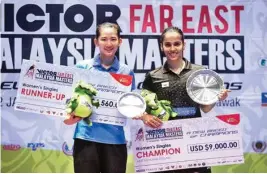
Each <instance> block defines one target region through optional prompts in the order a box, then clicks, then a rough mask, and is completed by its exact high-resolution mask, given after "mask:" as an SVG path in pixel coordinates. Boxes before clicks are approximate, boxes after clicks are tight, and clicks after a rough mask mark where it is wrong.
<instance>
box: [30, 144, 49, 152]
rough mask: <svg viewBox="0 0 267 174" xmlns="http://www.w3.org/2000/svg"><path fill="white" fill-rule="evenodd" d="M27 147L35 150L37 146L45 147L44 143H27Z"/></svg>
mask: <svg viewBox="0 0 267 174" xmlns="http://www.w3.org/2000/svg"><path fill="white" fill-rule="evenodd" d="M27 147H28V148H30V149H32V150H33V151H36V150H37V149H38V148H43V147H45V145H44V143H28V145H27Z"/></svg>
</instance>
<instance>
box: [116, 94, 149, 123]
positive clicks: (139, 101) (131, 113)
mask: <svg viewBox="0 0 267 174" xmlns="http://www.w3.org/2000/svg"><path fill="white" fill-rule="evenodd" d="M117 109H118V111H119V112H120V113H121V114H122V115H124V116H126V117H129V118H133V117H136V116H139V115H141V114H143V113H144V112H145V110H146V102H145V100H144V99H143V97H142V96H141V95H140V94H138V93H135V92H128V93H124V94H122V95H121V96H120V97H119V99H118V101H117Z"/></svg>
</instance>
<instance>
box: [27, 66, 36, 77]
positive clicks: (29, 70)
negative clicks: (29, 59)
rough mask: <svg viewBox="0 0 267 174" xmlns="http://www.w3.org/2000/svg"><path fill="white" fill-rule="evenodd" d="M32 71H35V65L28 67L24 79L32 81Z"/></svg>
mask: <svg viewBox="0 0 267 174" xmlns="http://www.w3.org/2000/svg"><path fill="white" fill-rule="evenodd" d="M34 71H35V65H32V66H30V68H29V69H28V71H27V72H26V74H25V75H24V77H28V78H31V79H33V75H34Z"/></svg>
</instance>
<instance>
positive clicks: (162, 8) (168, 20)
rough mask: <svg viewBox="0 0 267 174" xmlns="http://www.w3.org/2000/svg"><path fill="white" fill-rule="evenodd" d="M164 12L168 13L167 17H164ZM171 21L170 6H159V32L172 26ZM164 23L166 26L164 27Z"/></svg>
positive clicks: (171, 10)
mask: <svg viewBox="0 0 267 174" xmlns="http://www.w3.org/2000/svg"><path fill="white" fill-rule="evenodd" d="M165 10H166V11H168V12H169V15H168V16H165ZM172 19H173V8H172V7H171V6H170V5H161V6H160V32H163V30H164V29H165V28H167V27H170V26H172ZM165 23H166V24H167V26H165Z"/></svg>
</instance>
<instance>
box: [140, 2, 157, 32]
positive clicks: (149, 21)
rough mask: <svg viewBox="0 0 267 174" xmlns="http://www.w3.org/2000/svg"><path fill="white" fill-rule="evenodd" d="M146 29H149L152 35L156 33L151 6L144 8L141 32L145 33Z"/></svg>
mask: <svg viewBox="0 0 267 174" xmlns="http://www.w3.org/2000/svg"><path fill="white" fill-rule="evenodd" d="M148 27H150V28H151V31H152V32H153V33H155V32H156V24H155V18H154V13H153V8H152V5H147V6H146V8H145V14H144V22H143V26H142V32H146V31H147V28H148Z"/></svg>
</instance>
